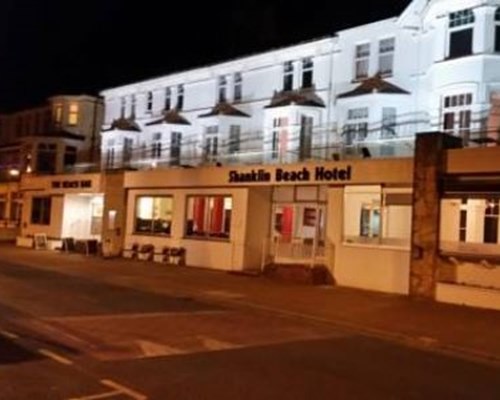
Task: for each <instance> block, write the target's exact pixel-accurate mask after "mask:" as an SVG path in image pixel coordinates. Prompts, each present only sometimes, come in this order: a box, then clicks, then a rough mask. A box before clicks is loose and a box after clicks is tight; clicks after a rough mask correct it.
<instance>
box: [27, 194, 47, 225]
mask: <svg viewBox="0 0 500 400" xmlns="http://www.w3.org/2000/svg"><path fill="white" fill-rule="evenodd" d="M51 208H52V198H50V197H33V199H32V202H31V223H32V224H34V225H50V211H51Z"/></svg>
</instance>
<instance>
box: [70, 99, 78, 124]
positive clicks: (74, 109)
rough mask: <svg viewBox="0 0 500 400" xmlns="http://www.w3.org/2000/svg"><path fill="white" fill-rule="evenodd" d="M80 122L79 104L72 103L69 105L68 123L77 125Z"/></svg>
mask: <svg viewBox="0 0 500 400" xmlns="http://www.w3.org/2000/svg"><path fill="white" fill-rule="evenodd" d="M77 124H78V104H76V103H71V104H70V105H69V113H68V125H71V126H75V125H77Z"/></svg>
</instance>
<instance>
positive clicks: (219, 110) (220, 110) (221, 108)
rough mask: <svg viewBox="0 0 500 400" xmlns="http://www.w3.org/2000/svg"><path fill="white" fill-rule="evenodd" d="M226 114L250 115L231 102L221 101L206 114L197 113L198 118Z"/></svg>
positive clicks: (231, 115)
mask: <svg viewBox="0 0 500 400" xmlns="http://www.w3.org/2000/svg"><path fill="white" fill-rule="evenodd" d="M220 115H223V116H228V117H247V118H248V117H250V115H248V114H246V113H244V112H243V111H240V110H238V109H237V108H236V107H234V106H232V105H231V104H229V103H227V102H225V101H221V102H219V103H218V104H216V105H215V107H214V108H212V110H211V111H210V112H209V113H207V114H202V115H199V116H198V118H207V117H215V116H220Z"/></svg>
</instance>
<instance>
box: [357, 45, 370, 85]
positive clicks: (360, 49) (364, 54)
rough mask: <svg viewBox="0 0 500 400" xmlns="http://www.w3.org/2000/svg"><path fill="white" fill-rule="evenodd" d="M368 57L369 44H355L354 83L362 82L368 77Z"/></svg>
mask: <svg viewBox="0 0 500 400" xmlns="http://www.w3.org/2000/svg"><path fill="white" fill-rule="evenodd" d="M370 55H371V44H370V42H365V43H358V44H356V46H355V48H354V81H362V80H364V79H367V78H368V77H369V76H370ZM365 64H366V65H365ZM361 66H363V68H361ZM364 70H366V71H364ZM360 71H361V72H364V73H361V72H360Z"/></svg>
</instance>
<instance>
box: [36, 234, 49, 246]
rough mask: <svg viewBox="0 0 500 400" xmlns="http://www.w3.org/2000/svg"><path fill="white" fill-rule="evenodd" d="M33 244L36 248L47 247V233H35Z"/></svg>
mask: <svg viewBox="0 0 500 400" xmlns="http://www.w3.org/2000/svg"><path fill="white" fill-rule="evenodd" d="M33 244H34V246H35V249H36V250H46V249H47V248H48V245H47V235H46V234H45V233H35V235H34V236H33Z"/></svg>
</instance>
